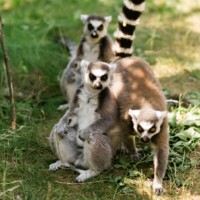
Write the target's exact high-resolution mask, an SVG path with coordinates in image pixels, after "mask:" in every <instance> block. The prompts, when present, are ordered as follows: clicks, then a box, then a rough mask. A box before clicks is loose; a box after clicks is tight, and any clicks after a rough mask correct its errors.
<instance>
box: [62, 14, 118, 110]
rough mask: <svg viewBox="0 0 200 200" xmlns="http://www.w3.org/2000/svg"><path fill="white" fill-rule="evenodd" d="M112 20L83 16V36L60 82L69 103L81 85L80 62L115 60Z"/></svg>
mask: <svg viewBox="0 0 200 200" xmlns="http://www.w3.org/2000/svg"><path fill="white" fill-rule="evenodd" d="M111 19H112V18H111V16H99V15H81V20H82V22H83V23H84V30H83V36H82V39H81V41H80V44H79V46H78V48H77V52H76V54H75V55H72V58H71V60H70V62H69V63H68V65H67V67H66V69H65V70H64V72H63V75H62V77H61V81H60V86H61V91H62V93H63V95H64V96H65V98H66V100H67V101H68V103H71V101H72V99H73V97H74V94H75V91H76V89H77V88H78V86H79V84H80V61H81V60H82V59H85V60H87V61H90V62H93V61H97V60H99V61H104V62H107V63H109V62H111V60H112V59H113V58H114V51H113V49H112V46H113V42H112V40H111V38H110V36H109V35H108V34H107V29H108V25H109V23H110V21H111ZM61 109H62V107H61Z"/></svg>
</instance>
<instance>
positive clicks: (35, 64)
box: [0, 0, 200, 200]
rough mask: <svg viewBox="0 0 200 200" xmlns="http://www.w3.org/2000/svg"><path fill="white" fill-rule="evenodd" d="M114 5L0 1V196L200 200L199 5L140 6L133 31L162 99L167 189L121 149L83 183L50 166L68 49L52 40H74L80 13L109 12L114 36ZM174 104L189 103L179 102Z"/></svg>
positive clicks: (147, 155) (182, 0)
mask: <svg viewBox="0 0 200 200" xmlns="http://www.w3.org/2000/svg"><path fill="white" fill-rule="evenodd" d="M121 4H122V1H118V2H116V1H114V0H110V1H105V0H98V1H90V0H82V1H78V0H73V1H72V0H67V1H66V0H44V1H39V0H0V13H1V16H2V18H3V22H4V38H5V40H6V46H7V49H8V53H9V56H10V61H11V63H12V75H13V79H14V89H15V99H16V112H17V130H16V132H13V131H12V130H11V129H10V121H11V119H10V116H11V114H10V104H9V91H8V85H7V77H6V71H5V66H4V62H3V56H2V52H1V51H0V160H1V162H0V199H16V200H21V199H27V200H30V199H31V200H35V199H38V200H41V199H56V200H57V199H137V200H139V199H145V200H146V199H190V200H191V199H199V198H200V192H199V187H200V185H199V178H200V175H199V174H200V173H199V166H200V160H199V157H200V148H199V146H198V144H199V138H200V87H199V85H200V62H199V60H200V59H199V58H200V57H199V55H200V49H199V45H200V37H199V34H200V28H199V27H200V22H199V17H200V14H199V13H200V12H199V11H200V1H199V0H196V1H192V2H191V1H190V0H178V1H176V2H175V1H172V0H162V1H153V0H149V1H148V2H147V8H146V11H145V12H144V14H143V15H142V18H141V24H140V26H138V28H137V31H136V35H137V37H136V40H135V41H134V47H135V52H134V54H135V55H137V56H140V57H142V58H144V59H146V60H147V61H148V62H149V63H150V64H151V65H152V68H153V69H154V71H155V73H156V75H157V76H158V78H159V79H160V81H161V84H162V86H163V90H164V92H165V94H166V95H167V97H168V98H171V97H172V98H176V99H177V100H178V102H179V105H178V106H177V107H169V111H170V147H171V150H170V159H169V165H168V170H167V174H166V177H165V181H164V189H165V193H164V195H163V196H162V197H156V196H154V195H153V193H152V191H151V187H150V184H151V180H152V178H153V169H152V155H151V151H150V149H149V147H143V148H141V151H142V154H143V155H144V156H143V158H142V159H141V160H140V161H139V162H137V163H134V162H132V161H130V160H129V158H128V156H127V155H119V156H118V157H117V158H116V159H115V161H114V164H113V167H112V169H110V170H109V171H106V172H104V173H102V174H101V175H99V176H97V177H95V178H93V179H91V180H89V181H87V182H85V183H83V184H77V183H75V177H76V176H77V174H74V172H73V171H71V170H69V169H62V170H59V171H57V172H51V171H49V170H48V165H49V164H50V163H52V162H54V161H55V160H56V158H55V157H54V156H53V155H52V152H51V150H50V148H49V145H48V141H47V137H48V135H49V133H50V131H51V129H52V127H53V125H54V124H55V123H56V122H57V121H58V120H59V118H60V117H61V116H62V115H63V112H60V111H57V107H58V106H59V105H60V104H62V103H63V102H64V98H63V97H62V95H61V92H60V87H59V78H60V76H61V74H62V71H63V69H64V68H65V66H66V64H67V62H68V60H69V55H68V52H67V50H66V49H65V48H63V47H62V46H60V45H59V44H57V43H56V42H55V38H56V36H58V35H64V36H65V37H68V38H70V39H71V40H73V41H75V42H77V43H78V42H79V40H80V37H81V34H82V28H83V26H82V22H81V20H80V19H79V17H80V14H90V13H98V14H102V15H112V17H113V20H112V23H111V25H110V26H109V33H110V34H111V35H112V34H113V32H114V30H115V29H116V27H117V15H118V13H119V11H120V10H121ZM182 101H183V102H185V103H187V107H184V104H182Z"/></svg>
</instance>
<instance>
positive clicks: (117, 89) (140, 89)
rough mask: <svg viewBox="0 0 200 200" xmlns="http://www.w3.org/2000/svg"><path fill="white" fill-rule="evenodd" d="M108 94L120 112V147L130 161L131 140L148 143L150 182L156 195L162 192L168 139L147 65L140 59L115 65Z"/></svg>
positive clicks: (157, 89) (157, 88)
mask: <svg viewBox="0 0 200 200" xmlns="http://www.w3.org/2000/svg"><path fill="white" fill-rule="evenodd" d="M115 65H117V68H116V72H115V73H114V75H113V81H112V86H111V91H112V92H113V93H114V94H115V97H116V99H117V101H118V105H119V110H120V122H121V129H122V130H123V137H124V140H123V142H124V145H125V147H126V148H127V150H128V152H129V153H130V154H131V156H132V157H137V158H138V153H137V149H136V145H135V139H134V137H131V133H132V134H133V135H135V133H140V134H139V136H140V137H141V141H142V142H144V143H150V144H151V147H152V148H153V150H154V181H153V188H154V191H155V193H156V194H158V195H160V194H162V192H163V188H162V180H163V177H164V175H165V171H166V168H167V162H168V154H169V138H168V137H169V136H168V121H167V108H166V101H165V97H164V95H163V92H162V90H161V86H160V83H159V81H158V80H157V79H156V77H155V75H154V73H153V71H152V70H151V68H150V66H149V64H148V63H147V62H145V61H144V60H142V59H140V58H136V57H135V58H134V57H130V58H123V59H120V60H118V61H116V63H115Z"/></svg>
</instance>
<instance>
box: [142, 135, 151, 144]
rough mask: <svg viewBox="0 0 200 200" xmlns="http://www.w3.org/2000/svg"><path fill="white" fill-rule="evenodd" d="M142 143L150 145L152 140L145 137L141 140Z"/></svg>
mask: <svg viewBox="0 0 200 200" xmlns="http://www.w3.org/2000/svg"><path fill="white" fill-rule="evenodd" d="M141 141H142V142H144V143H148V142H149V141H150V139H149V138H148V137H147V136H144V137H142V138H141Z"/></svg>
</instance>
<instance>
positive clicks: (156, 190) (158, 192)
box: [152, 181, 163, 195]
mask: <svg viewBox="0 0 200 200" xmlns="http://www.w3.org/2000/svg"><path fill="white" fill-rule="evenodd" d="M152 186H153V190H154V193H155V194H156V195H162V194H163V187H162V184H161V183H158V182H155V181H154V182H153V185H152Z"/></svg>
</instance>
